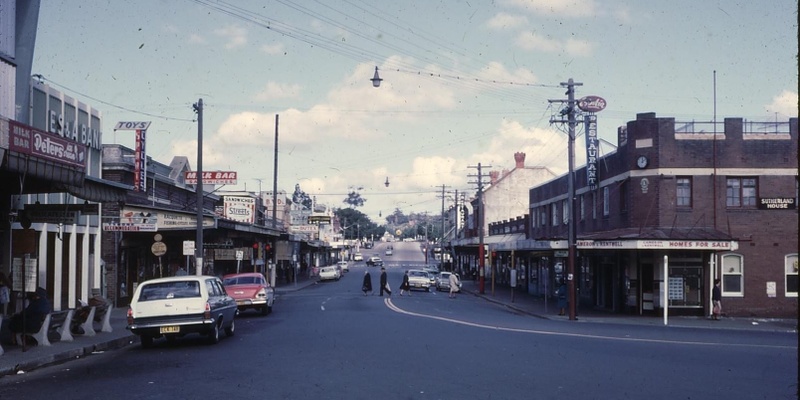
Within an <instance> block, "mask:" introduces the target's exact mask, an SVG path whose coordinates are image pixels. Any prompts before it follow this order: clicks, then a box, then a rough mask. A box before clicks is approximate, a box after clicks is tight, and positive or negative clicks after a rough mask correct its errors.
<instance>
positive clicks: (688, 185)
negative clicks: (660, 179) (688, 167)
mask: <svg viewBox="0 0 800 400" xmlns="http://www.w3.org/2000/svg"><path fill="white" fill-rule="evenodd" d="M676 197H677V202H676V205H677V206H678V207H691V206H692V178H689V177H679V178H678V179H677V193H676Z"/></svg>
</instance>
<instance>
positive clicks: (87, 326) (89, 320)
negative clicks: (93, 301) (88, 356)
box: [80, 306, 95, 336]
mask: <svg viewBox="0 0 800 400" xmlns="http://www.w3.org/2000/svg"><path fill="white" fill-rule="evenodd" d="M94 313H95V306H92V308H90V309H89V315H88V316H87V317H86V321H83V322H82V323H81V325H80V326H81V329H83V333H82V335H85V336H94V335H95V331H94Z"/></svg>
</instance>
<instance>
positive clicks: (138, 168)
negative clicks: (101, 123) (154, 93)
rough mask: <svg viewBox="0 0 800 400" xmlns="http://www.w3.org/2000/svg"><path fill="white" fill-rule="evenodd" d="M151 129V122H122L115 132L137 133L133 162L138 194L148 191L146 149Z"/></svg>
mask: <svg viewBox="0 0 800 400" xmlns="http://www.w3.org/2000/svg"><path fill="white" fill-rule="evenodd" d="M149 127H150V121H146V122H134V121H120V122H117V125H116V126H115V127H114V130H115V131H135V132H136V150H134V161H133V190H135V191H137V192H144V191H146V190H147V151H146V148H145V144H146V140H145V139H146V137H147V128H149Z"/></svg>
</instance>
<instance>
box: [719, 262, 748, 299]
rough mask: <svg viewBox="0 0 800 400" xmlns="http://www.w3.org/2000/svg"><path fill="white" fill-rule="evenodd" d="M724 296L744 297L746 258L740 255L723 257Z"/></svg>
mask: <svg viewBox="0 0 800 400" xmlns="http://www.w3.org/2000/svg"><path fill="white" fill-rule="evenodd" d="M722 294H723V295H725V296H743V295H744V257H742V256H741V255H738V254H726V255H723V256H722Z"/></svg>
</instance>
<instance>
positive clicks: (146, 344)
mask: <svg viewBox="0 0 800 400" xmlns="http://www.w3.org/2000/svg"><path fill="white" fill-rule="evenodd" d="M139 340H140V341H141V342H142V348H143V349H149V348H151V347H153V337H152V336H147V335H141V336H139Z"/></svg>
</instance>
